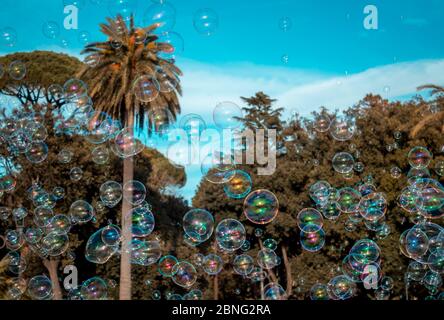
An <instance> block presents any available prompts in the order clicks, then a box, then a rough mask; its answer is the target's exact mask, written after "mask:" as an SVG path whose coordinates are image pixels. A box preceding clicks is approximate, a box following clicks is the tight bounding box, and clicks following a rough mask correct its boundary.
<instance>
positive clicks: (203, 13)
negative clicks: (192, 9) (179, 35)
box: [193, 8, 219, 36]
mask: <svg viewBox="0 0 444 320" xmlns="http://www.w3.org/2000/svg"><path fill="white" fill-rule="evenodd" d="M193 21H194V29H196V31H197V32H198V33H200V34H203V35H206V36H209V35H211V34H213V33H214V32H215V31H216V30H217V28H218V26H219V17H218V15H217V13H216V12H215V11H214V10H212V9H208V8H205V9H200V10H198V11H197V12H196V13H195V14H194V19H193Z"/></svg>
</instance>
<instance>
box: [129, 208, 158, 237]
mask: <svg viewBox="0 0 444 320" xmlns="http://www.w3.org/2000/svg"><path fill="white" fill-rule="evenodd" d="M129 217H130V218H131V220H132V234H133V236H134V237H146V236H148V235H150V234H151V232H153V230H154V225H155V222H154V216H153V214H152V213H151V212H150V211H149V210H148V209H147V208H145V207H137V208H134V209H132V210H131V212H130V213H129Z"/></svg>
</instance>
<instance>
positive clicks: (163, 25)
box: [143, 2, 176, 33]
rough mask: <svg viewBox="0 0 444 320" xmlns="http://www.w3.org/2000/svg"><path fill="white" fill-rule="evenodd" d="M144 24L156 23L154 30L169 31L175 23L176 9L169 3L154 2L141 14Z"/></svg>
mask: <svg viewBox="0 0 444 320" xmlns="http://www.w3.org/2000/svg"><path fill="white" fill-rule="evenodd" d="M143 22H144V24H145V25H152V24H155V23H156V24H157V25H158V28H157V29H156V30H155V31H156V32H159V33H161V32H165V31H171V30H172V29H173V28H174V25H175V24H176V9H175V8H174V7H173V6H172V5H170V4H169V3H163V2H161V3H156V4H152V5H150V6H149V7H148V9H147V10H146V11H145V13H144V15H143Z"/></svg>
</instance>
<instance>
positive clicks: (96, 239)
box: [85, 227, 119, 264]
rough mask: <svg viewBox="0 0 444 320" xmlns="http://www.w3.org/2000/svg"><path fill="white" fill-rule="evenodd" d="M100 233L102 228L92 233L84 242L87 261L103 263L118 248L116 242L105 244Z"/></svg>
mask: <svg viewBox="0 0 444 320" xmlns="http://www.w3.org/2000/svg"><path fill="white" fill-rule="evenodd" d="M105 228H107V227H105ZM102 235H103V228H102V229H99V230H98V231H96V232H95V233H93V234H92V235H91V237H89V239H88V242H87V243H86V249H85V258H86V260H88V261H89V262H92V263H96V264H104V263H106V262H107V261H108V260H109V259H110V258H111V257H112V256H113V255H114V254H115V253H116V252H117V251H118V250H119V244H118V243H117V244H116V245H107V244H106V243H105V242H103V240H102Z"/></svg>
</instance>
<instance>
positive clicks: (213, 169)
mask: <svg viewBox="0 0 444 320" xmlns="http://www.w3.org/2000/svg"><path fill="white" fill-rule="evenodd" d="M234 168H235V163H234V159H233V157H232V156H231V155H225V154H223V153H222V154H221V153H217V152H215V153H211V154H209V155H207V156H206V157H205V158H204V159H203V160H202V162H201V165H200V171H201V173H202V175H203V176H204V178H205V180H207V181H208V182H211V183H215V184H222V183H227V182H229V181H230V180H231V179H232V178H233V177H234V175H235V174H236V171H235V170H234Z"/></svg>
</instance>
